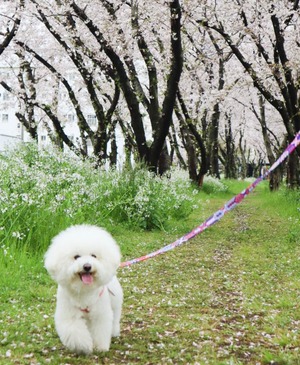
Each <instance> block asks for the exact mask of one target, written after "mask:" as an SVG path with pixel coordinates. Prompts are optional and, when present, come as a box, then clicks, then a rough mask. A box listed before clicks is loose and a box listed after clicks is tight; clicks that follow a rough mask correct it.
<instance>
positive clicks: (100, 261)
mask: <svg viewBox="0 0 300 365" xmlns="http://www.w3.org/2000/svg"><path fill="white" fill-rule="evenodd" d="M120 260H121V254H120V250H119V247H118V245H117V244H116V242H115V240H114V239H113V238H112V236H111V235H110V234H109V233H108V232H106V231H105V230H103V229H101V228H99V227H96V226H89V225H77V226H72V227H70V228H68V229H66V230H65V231H63V232H61V233H59V234H58V235H57V236H56V237H54V238H53V240H52V243H51V245H50V247H49V249H48V251H47V252H46V255H45V267H46V269H47V270H48V272H49V273H50V275H51V276H52V278H53V279H54V280H55V281H56V282H57V283H58V284H60V285H62V286H65V287H69V288H70V289H72V288H73V289H74V290H80V289H83V288H93V287H97V288H98V287H99V286H102V285H105V284H107V283H108V282H109V281H110V280H111V279H112V277H113V276H114V275H115V274H116V271H117V268H118V267H119V265H120Z"/></svg>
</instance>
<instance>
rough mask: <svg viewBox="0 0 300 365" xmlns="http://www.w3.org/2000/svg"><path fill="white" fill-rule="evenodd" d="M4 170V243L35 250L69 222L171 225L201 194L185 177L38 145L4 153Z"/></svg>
mask: <svg viewBox="0 0 300 365" xmlns="http://www.w3.org/2000/svg"><path fill="white" fill-rule="evenodd" d="M0 173H1V176H2V178H1V181H0V210H1V218H0V247H1V246H3V247H4V248H5V249H6V247H8V246H10V247H12V246H15V247H25V246H26V247H28V248H29V249H31V250H32V251H33V252H34V251H40V250H41V249H44V248H45V247H46V246H47V245H48V244H49V240H50V238H51V237H53V236H54V235H55V234H57V232H59V231H60V230H61V229H64V228H65V227H67V226H68V225H70V224H77V223H91V224H98V225H101V226H114V225H118V224H122V225H124V226H126V227H128V229H135V228H140V229H154V228H158V229H166V228H167V227H168V223H169V222H170V221H172V220H178V219H181V218H183V217H186V216H188V215H189V213H190V212H191V210H192V208H193V200H194V197H193V194H194V193H195V192H196V193H197V191H194V190H193V188H192V186H191V184H190V182H189V180H188V179H186V177H185V176H184V177H181V178H180V177H178V176H177V178H176V180H175V179H168V178H160V177H157V176H154V175H153V174H151V173H150V172H148V171H147V170H145V169H142V168H136V169H134V170H124V171H122V172H120V171H117V170H110V171H105V170H101V169H96V168H94V166H93V165H92V163H91V162H89V161H81V160H79V159H76V158H74V157H71V156H68V155H65V154H63V153H60V152H58V151H54V150H41V151H39V150H38V149H37V146H36V145H34V144H29V145H25V146H22V147H19V148H18V149H15V150H13V151H9V152H7V153H5V154H3V155H1V156H0Z"/></svg>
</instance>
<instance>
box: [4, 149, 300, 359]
mask: <svg viewBox="0 0 300 365" xmlns="http://www.w3.org/2000/svg"><path fill="white" fill-rule="evenodd" d="M22 153H24V152H22ZM22 156H23V157H22V158H21V157H18V158H19V159H20V166H19V170H18V169H17V170H16V171H17V172H16V171H14V172H13V171H10V170H9V166H8V165H6V163H7V164H9V163H14V160H13V159H12V158H11V159H9V160H8V159H4V162H5V163H4V166H5V167H6V169H3V167H2V170H1V173H2V183H1V184H2V185H1V191H2V192H4V193H6V194H7V195H6V198H7V199H2V200H1V209H3V212H2V218H1V219H2V221H1V224H0V225H1V227H4V228H3V229H2V231H1V232H3V233H2V236H1V239H2V241H1V245H0V250H1V253H0V255H1V256H0V264H1V270H0V277H1V283H2V285H1V289H0V291H1V293H0V295H1V302H0V313H1V316H0V364H3V365H4V364H5V365H7V364H8V365H9V364H24V365H25V364H26V365H29V364H30V365H37V364H64V365H66V364H72V365H75V364H78V365H79V364H80V365H87V364H89V365H90V364H213V365H215V364H219V365H221V364H286V365H288V364H291V365H295V364H300V336H299V335H300V334H299V331H300V311H299V293H300V271H299V259H300V248H299V243H300V242H299V236H300V235H299V234H300V225H299V208H300V201H299V199H300V194H299V192H297V191H294V192H287V191H285V190H284V189H283V190H282V191H280V192H278V193H272V194H271V193H270V192H269V191H268V188H267V184H265V183H262V184H261V185H259V186H258V187H257V188H256V190H255V191H254V192H253V193H252V194H251V195H250V196H249V197H247V198H246V199H245V200H244V201H243V202H242V203H241V205H239V206H238V207H237V208H236V209H235V210H233V211H232V212H230V213H228V214H227V215H226V216H225V217H224V218H223V219H222V220H221V221H220V222H219V223H218V224H217V225H215V226H213V227H211V228H210V229H208V230H206V231H205V232H204V233H202V234H201V235H199V236H197V237H196V238H194V239H193V240H192V241H190V242H189V243H187V244H185V245H183V246H181V247H180V248H177V249H176V250H174V251H172V252H169V253H167V254H165V255H161V256H159V257H156V258H154V259H151V260H149V261H147V262H143V263H140V264H137V265H133V266H131V267H130V268H124V269H120V270H119V277H120V280H121V282H122V285H123V288H124V293H125V302H124V313H123V318H122V335H121V337H120V338H118V339H115V340H114V341H113V344H112V347H111V350H110V351H109V352H108V353H105V354H94V355H92V356H86V357H84V356H77V355H74V354H71V353H69V352H68V351H66V350H65V349H64V348H63V346H62V345H61V343H60V342H59V339H58V337H57V335H56V332H55V329H54V325H53V323H54V321H53V317H52V316H53V313H54V308H55V291H56V287H55V284H54V283H53V282H52V281H51V279H50V278H49V277H48V275H47V273H46V271H45V270H44V269H43V263H42V256H43V250H44V248H45V247H46V246H47V244H48V243H49V242H48V243H47V240H49V238H50V236H51V235H52V234H56V232H55V230H56V229H58V230H60V229H61V228H64V226H65V225H69V224H70V223H71V222H72V220H73V219H74V220H75V222H76V223H80V222H81V220H86V219H88V218H89V219H90V221H91V223H97V224H100V220H101V219H102V218H103V219H104V222H105V224H106V227H107V228H110V229H111V230H112V231H113V234H114V236H115V238H116V240H117V241H118V243H119V244H120V246H121V249H122V252H123V259H124V260H126V259H130V258H133V257H136V256H139V255H143V254H145V253H148V252H149V251H151V250H153V249H158V248H160V247H161V246H163V245H165V244H167V243H170V242H172V241H174V240H175V239H176V238H178V237H179V236H180V235H182V234H184V233H186V232H187V230H189V229H192V228H194V227H195V226H196V225H198V224H200V223H201V222H202V221H203V220H205V219H206V218H207V217H208V216H209V215H211V214H212V213H214V212H215V211H216V210H217V209H219V208H220V207H221V206H222V205H223V204H224V203H225V202H226V201H227V200H229V199H230V198H231V197H233V195H234V194H236V193H239V192H240V191H241V190H242V189H243V187H245V186H247V185H248V184H249V183H247V182H233V181H230V182H221V184H219V185H218V183H214V181H209V180H208V182H207V183H206V184H207V185H206V186H205V187H204V191H202V192H197V193H195V192H194V189H193V187H189V188H188V187H187V186H186V187H184V192H185V194H183V196H184V195H186V196H187V199H186V206H185V207H184V211H182V212H181V213H180V214H178V215H177V216H176V215H174V216H170V215H169V214H170V213H167V214H166V215H168V216H169V219H168V220H167V221H166V222H165V224H164V225H161V224H159V225H157V226H159V228H163V229H158V227H157V226H156V225H154V227H156V228H155V229H152V230H150V229H149V227H148V229H146V230H145V229H142V227H141V225H140V223H137V224H134V225H131V226H129V224H133V223H132V220H131V219H124V220H121V219H120V221H121V224H117V223H116V222H117V218H115V217H112V216H110V217H104V215H103V214H102V213H101V214H100V213H98V209H99V205H97V204H96V203H95V202H96V201H97V199H96V198H95V199H94V200H93V201H94V203H95V205H93V204H91V205H89V204H88V203H87V202H88V200H84V199H88V197H87V195H88V190H89V189H88V188H90V191H91V195H93V194H96V190H93V184H95V180H94V174H95V175H97V172H96V171H95V170H93V169H90V167H87V164H81V163H80V162H79V161H77V162H76V164H75V165H74V164H73V162H72V163H71V162H70V161H69V160H68V158H67V159H64V158H62V157H61V156H58V155H57V156H56V159H57V160H56V162H55V159H54V157H53V158H52V160H51V161H52V163H53V166H52V167H50V166H49V164H50V162H49V160H48V158H49V156H48V157H47V156H46V155H40V156H39V158H37V155H36V153H34V156H31V157H30V156H28V151H27V152H26V153H25V154H23V155H22ZM24 156H27V158H28V159H29V160H28V163H27V164H25V166H27V167H25V168H24V166H23V169H21V163H23V161H24ZM41 156H44V157H43V158H44V160H43V161H42V160H41V159H42V157H41ZM36 161H40V165H39V167H37V165H36V164H37V162H36ZM2 162H3V161H2ZM46 162H47V164H48V166H47V165H46ZM45 165H46V166H45ZM78 166H79V167H78ZM32 167H33V168H34V169H35V171H36V173H35V174H36V176H39V178H41V179H40V183H41V184H42V185H41V186H42V187H40V189H37V187H36V184H37V181H38V180H39V179H34V176H33V174H32V170H30V169H31V168H32ZM43 169H45V176H44V178H43V179H42V177H43V174H42V173H41V170H43ZM80 169H81V170H80ZM52 170H53V172H52V174H51V175H50V171H52ZM30 171H31V172H30ZM79 171H80V172H79ZM90 171H91V172H90ZM17 173H18V174H20V176H23V186H22V189H21V188H20V191H18V190H17V188H18V187H19V186H20V185H18V184H21V182H18V178H17V175H18V174H17ZM61 173H64V174H65V178H64V179H61V178H60V179H59V180H58V178H57V180H55V177H56V176H58V175H59V174H61ZM135 173H137V172H135ZM10 174H11V175H10ZM72 174H73V175H72ZM76 174H79V175H80V177H79V176H78V177H77V179H78V181H81V183H78V185H76V184H77V180H76V178H75V179H74V175H75V177H76ZM90 174H91V175H90ZM71 176H72V177H71ZM85 179H88V182H89V183H88V184H87V181H86V180H85ZM4 180H5V181H6V182H7V183H6V184H4V183H3V181H4ZM48 180H49V182H50V186H51V189H53V192H55V194H61V195H63V196H64V197H65V199H64V200H63V199H58V200H55V199H54V198H53V197H55V195H54V194H52V195H51V194H50V191H52V190H47V192H48V194H49V195H48V196H46V194H44V190H46V189H50V188H49V186H48ZM61 180H62V181H61ZM177 180H179V185H180V184H183V182H180V178H179V177H177ZM84 183H85V184H87V186H86V185H84ZM147 183H148V184H152V182H151V183H150V182H147ZM172 183H173V182H172ZM172 183H171V182H170V181H169V183H168V184H169V187H170V186H171V184H172ZM174 183H175V182H174ZM73 184H74V185H76V189H75V187H74V185H73ZM129 185H130V184H129ZM80 186H81V188H82V189H83V191H84V193H85V194H86V195H84V194H82V196H81V197H80V198H74V200H75V201H76V202H78V201H80V204H79V206H80V208H79V211H75V210H73V211H72V214H71V215H70V212H69V211H68V210H67V209H68V208H69V209H71V208H73V205H72V204H69V202H72V201H73V200H72V199H73V198H72V196H73V193H74V194H75V192H78V188H79V187H80ZM217 186H219V188H217ZM25 187H27V190H23V188H25ZM8 188H10V189H11V190H10V194H8V192H7V191H6V190H5V189H8ZM98 188H99V186H98ZM152 188H153V187H152ZM35 189H36V190H35ZM43 189H44V190H43ZM132 189H133V188H132ZM153 189H154V188H153ZM174 189H178V190H177V194H180V189H179V187H177V188H174ZM116 190H117V189H116ZM133 190H134V189H133ZM32 191H40V200H38V201H35V202H34V203H32V205H30V204H27V205H25V203H26V199H27V200H28V199H30V197H32V196H33V195H31V192H32ZM4 193H3V194H4ZM162 193H163V192H161V194H162ZM14 194H15V195H14ZM16 194H19V195H20V194H27V195H26V199H25V197H24V199H22V197H21V198H20V197H18V199H19V200H17V197H16ZM68 194H69V195H68ZM133 194H134V193H133ZM11 195H12V198H13V199H16V200H15V203H14V204H15V205H14V204H12V202H8V201H7V200H8V199H9V198H10V196H11ZM1 196H2V194H1ZM51 197H52V200H53V201H52V200H51ZM47 199H48V200H49V202H48V200H47ZM68 199H69V200H68ZM76 199H79V200H76ZM80 199H82V200H80ZM24 200H25V203H24ZM196 200H197V202H196ZM107 201H109V200H107ZM43 202H44V203H43ZM45 202H46V203H47V202H48V204H46V203H45ZM18 203H20V205H18ZM42 203H43V204H44V205H43V204H42ZM52 203H53V204H54V206H55V207H56V209H53V210H51V209H50V210H49V212H44V209H45V207H49V206H51V207H52V205H51V204H52ZM176 203H177V204H179V203H180V200H179V198H178V199H176ZM5 204H6V205H5ZM9 204H11V205H9ZM38 204H40V205H38ZM127 204H129V203H127ZM170 204H173V205H174V200H173V201H172V199H171V200H170ZM86 205H87V206H86ZM36 206H37V207H36ZM13 209H15V210H13ZM130 209H131V208H130ZM162 209H163V208H162ZM170 210H171V209H170V207H166V211H167V212H168V211H170ZM98 214H99V215H98ZM137 221H138V222H139V220H137ZM27 222H28V223H27ZM171 223H172V224H171ZM26 224H31V225H32V227H30V226H29V227H28V228H29V229H27V226H26ZM173 225H174V226H173ZM37 226H39V227H37ZM24 227H25V228H24ZM129 227H131V228H130V229H129Z"/></svg>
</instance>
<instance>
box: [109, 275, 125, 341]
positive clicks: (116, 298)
mask: <svg viewBox="0 0 300 365" xmlns="http://www.w3.org/2000/svg"><path fill="white" fill-rule="evenodd" d="M112 284H113V285H112V290H111V293H110V302H111V307H112V310H113V314H114V316H113V326H112V336H113V337H118V336H120V321H121V314H122V304H123V290H122V287H121V285H120V283H119V281H118V280H117V279H116V278H115V280H114V281H113V282H112Z"/></svg>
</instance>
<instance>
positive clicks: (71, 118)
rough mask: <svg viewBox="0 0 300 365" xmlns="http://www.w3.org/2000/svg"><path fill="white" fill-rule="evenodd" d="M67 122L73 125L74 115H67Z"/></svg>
mask: <svg viewBox="0 0 300 365" xmlns="http://www.w3.org/2000/svg"><path fill="white" fill-rule="evenodd" d="M67 120H68V122H69V123H74V121H75V115H74V114H68V115H67Z"/></svg>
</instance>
